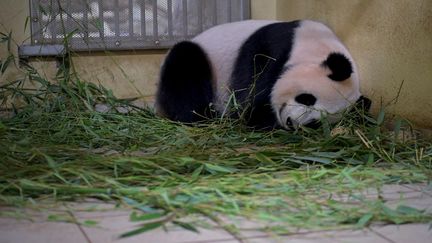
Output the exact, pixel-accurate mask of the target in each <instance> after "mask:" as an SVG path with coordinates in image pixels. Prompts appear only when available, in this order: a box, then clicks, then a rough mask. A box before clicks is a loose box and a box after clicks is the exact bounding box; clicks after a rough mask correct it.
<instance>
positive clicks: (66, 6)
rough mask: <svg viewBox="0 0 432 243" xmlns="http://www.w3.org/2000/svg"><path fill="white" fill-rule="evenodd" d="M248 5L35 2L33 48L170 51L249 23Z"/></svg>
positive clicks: (163, 0) (215, 1) (240, 1)
mask: <svg viewBox="0 0 432 243" xmlns="http://www.w3.org/2000/svg"><path fill="white" fill-rule="evenodd" d="M249 12H250V10H249V1H248V0H31V20H32V24H31V27H32V45H45V44H63V43H65V42H64V39H65V38H66V39H67V40H68V43H69V44H70V47H71V48H72V49H73V50H76V51H84V50H122V49H149V48H151V49H154V48H167V47H169V46H171V45H173V44H174V43H176V42H178V41H180V40H184V39H189V38H191V37H193V36H195V35H197V34H199V33H200V32H202V31H203V30H205V29H208V28H210V27H212V26H214V25H217V24H222V23H227V22H233V21H239V20H244V19H247V18H249Z"/></svg>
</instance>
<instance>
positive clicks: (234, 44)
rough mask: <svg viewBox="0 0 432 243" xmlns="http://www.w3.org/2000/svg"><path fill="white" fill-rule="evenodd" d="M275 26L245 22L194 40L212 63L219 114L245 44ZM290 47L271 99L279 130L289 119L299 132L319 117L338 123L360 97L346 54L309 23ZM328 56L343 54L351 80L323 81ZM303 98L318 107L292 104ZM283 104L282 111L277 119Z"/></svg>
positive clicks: (337, 42)
mask: <svg viewBox="0 0 432 243" xmlns="http://www.w3.org/2000/svg"><path fill="white" fill-rule="evenodd" d="M276 22H277V21H265V20H248V21H241V22H235V23H229V24H223V25H219V26H216V27H213V28H211V29H209V30H207V31H205V32H203V33H202V34H200V35H198V36H197V37H195V38H194V39H192V41H193V42H195V43H197V44H199V45H200V46H201V47H202V48H203V49H204V51H205V52H206V53H207V55H208V57H209V59H210V60H211V63H212V70H213V74H214V77H213V78H214V80H215V83H214V85H215V87H214V88H215V90H216V104H215V106H216V109H217V110H219V111H223V110H224V109H225V106H226V102H227V99H228V96H229V94H230V90H229V89H228V88H229V87H228V85H229V79H230V77H231V74H232V71H233V67H234V62H235V60H236V58H237V55H238V52H239V50H240V48H241V46H242V45H243V43H244V42H245V40H246V39H247V38H248V37H249V36H251V35H252V34H253V33H254V32H255V31H256V30H258V29H259V28H261V27H264V26H266V25H269V24H272V23H276ZM293 43H294V44H293V47H292V50H291V55H290V58H289V60H288V62H287V63H286V65H285V66H286V67H288V69H287V71H286V72H285V73H283V74H282V75H281V77H280V78H279V79H278V80H277V82H276V84H275V86H274V87H273V91H272V95H271V96H272V97H271V103H272V107H273V109H274V112H275V114H276V116H277V119H278V121H279V123H280V125H282V126H285V127H286V120H287V119H288V118H290V119H291V120H292V122H293V124H294V126H299V125H301V124H306V123H308V122H310V121H312V120H313V119H320V117H321V115H322V114H323V113H325V114H328V115H329V118H330V120H336V119H339V118H340V117H339V114H338V112H340V111H341V110H343V109H345V108H346V107H348V106H349V105H350V104H352V103H354V102H355V101H356V100H357V99H358V98H359V97H360V92H359V78H358V75H357V67H356V65H355V62H354V60H353V59H352V57H351V55H350V54H349V52H348V50H347V48H346V47H345V46H344V45H343V44H342V43H341V42H340V40H339V39H338V38H337V37H336V35H335V34H334V33H333V32H332V31H331V30H330V29H329V28H328V27H327V26H325V25H324V24H322V23H319V22H314V21H310V20H303V21H301V22H300V25H299V27H297V28H296V31H295V37H294V40H293ZM332 52H338V53H342V54H344V55H345V56H346V57H347V58H348V59H349V60H350V61H351V64H352V66H353V67H352V68H353V74H352V75H351V77H350V78H349V79H348V80H345V81H342V82H335V81H333V80H330V79H329V78H328V77H327V75H329V74H330V70H328V69H326V68H324V67H322V65H321V64H322V62H323V61H324V60H326V59H327V56H328V55H329V54H330V53H332ZM301 93H310V94H313V95H314V96H315V97H316V98H317V102H316V104H315V105H314V106H313V107H307V106H304V105H301V104H298V103H297V102H295V97H296V96H297V95H299V94H301ZM284 103H286V107H285V108H284V109H283V112H282V113H281V114H279V110H280V109H281V107H282V106H283V104H284Z"/></svg>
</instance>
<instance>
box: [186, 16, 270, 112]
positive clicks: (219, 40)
mask: <svg viewBox="0 0 432 243" xmlns="http://www.w3.org/2000/svg"><path fill="white" fill-rule="evenodd" d="M275 22H277V21H272V20H247V21H240V22H234V23H228V24H223V25H218V26H215V27H213V28H211V29H209V30H207V31H205V32H203V33H201V34H200V35H198V36H196V37H195V38H193V39H192V42H194V43H196V44H198V45H199V46H200V47H201V48H202V49H203V50H204V51H205V52H206V54H207V56H208V59H209V61H210V63H211V66H212V72H213V80H214V83H213V85H214V90H215V100H214V102H215V106H216V109H217V110H219V111H222V110H224V108H225V103H226V100H227V98H228V95H229V88H230V87H229V85H230V84H229V81H230V79H231V75H232V72H233V69H234V65H235V62H236V60H237V58H238V55H239V51H240V50H241V47H242V46H243V44H244V42H245V41H246V40H247V39H248V38H249V37H250V36H251V35H252V34H253V33H255V32H256V31H257V30H258V29H260V28H262V27H263V26H266V25H269V24H272V23H275Z"/></svg>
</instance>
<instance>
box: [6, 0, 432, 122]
mask: <svg viewBox="0 0 432 243" xmlns="http://www.w3.org/2000/svg"><path fill="white" fill-rule="evenodd" d="M28 11H29V9H28V1H27V0H1V1H0V31H2V32H9V31H10V30H13V35H14V38H15V39H14V40H15V42H16V43H17V44H20V43H23V42H28V39H27V38H28V36H29V35H30V33H29V28H27V29H26V30H24V23H25V19H26V17H27V15H28ZM252 17H253V18H255V19H279V20H294V19H304V18H307V19H315V20H320V21H322V22H324V23H326V24H328V25H329V26H331V28H332V29H333V30H335V32H336V33H337V34H338V36H339V37H340V38H341V39H342V40H343V42H344V43H345V44H346V45H347V46H348V48H349V49H350V51H351V52H352V54H353V56H354V58H355V59H356V61H357V63H358V66H359V69H360V70H359V71H360V76H361V79H362V90H363V92H364V93H365V94H367V95H368V96H370V97H372V98H373V100H374V102H375V103H374V104H375V105H374V111H376V110H377V109H378V107H379V106H380V104H381V103H382V104H383V105H386V104H388V103H389V102H390V101H392V100H393V99H394V98H395V97H396V95H397V93H398V89H399V86H400V84H401V82H402V81H404V86H403V87H402V91H401V93H400V96H399V97H398V99H397V103H396V104H393V105H391V106H390V107H389V108H390V109H389V111H390V112H391V113H394V114H397V115H400V116H403V117H405V118H408V119H410V120H411V121H413V122H414V123H416V124H418V125H420V126H424V127H430V128H432V108H431V107H432V97H431V94H432V80H431V79H432V1H430V0H393V1H388V0H350V1H341V0H265V1H264V0H252ZM4 53H5V50H4V48H3V49H2V48H0V56H2V57H3V56H4ZM164 54H165V51H136V52H120V53H119V52H116V53H111V54H105V53H100V54H96V55H87V54H86V55H84V54H80V55H79V56H75V57H74V63H75V66H76V69H77V71H78V72H79V73H80V74H81V77H82V79H84V80H88V81H93V82H100V83H102V84H103V85H106V86H107V87H109V88H111V89H113V90H114V92H115V94H116V95H118V96H120V97H136V96H140V97H148V96H152V95H153V94H154V92H155V88H156V80H157V76H158V72H159V66H160V64H161V62H162V60H163V57H164ZM32 63H33V64H34V65H36V66H37V67H38V68H39V69H40V70H41V72H42V73H43V74H44V75H46V76H47V77H48V78H50V77H53V76H54V73H55V62H53V61H33V62H32ZM17 75H19V71H17V70H15V71H14V70H10V71H9V72H8V74H7V75H4V76H2V77H0V78H1V79H0V83H1V82H5V81H7V80H13V79H14V78H15V77H16V76H17Z"/></svg>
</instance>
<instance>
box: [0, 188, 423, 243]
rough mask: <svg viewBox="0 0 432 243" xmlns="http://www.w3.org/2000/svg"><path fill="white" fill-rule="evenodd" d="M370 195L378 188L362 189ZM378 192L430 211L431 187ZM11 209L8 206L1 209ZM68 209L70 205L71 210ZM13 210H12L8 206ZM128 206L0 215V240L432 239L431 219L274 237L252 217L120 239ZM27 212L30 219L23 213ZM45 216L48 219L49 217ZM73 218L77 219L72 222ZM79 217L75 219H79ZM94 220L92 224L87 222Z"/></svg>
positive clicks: (129, 225) (409, 242) (309, 242)
mask: <svg viewBox="0 0 432 243" xmlns="http://www.w3.org/2000/svg"><path fill="white" fill-rule="evenodd" d="M366 194H367V195H366V196H369V197H374V196H376V195H377V191H376V190H370V191H368V192H366ZM381 196H382V197H383V198H384V199H386V200H388V205H389V206H392V205H397V204H398V203H400V202H401V200H402V201H403V202H404V204H405V205H409V206H411V207H416V208H418V209H425V210H427V211H429V212H432V188H430V186H429V187H428V186H426V185H418V184H417V185H389V186H385V187H384V188H383V189H382V192H381ZM0 209H1V210H2V211H3V212H5V211H8V212H11V209H10V208H5V207H3V208H0ZM71 209H72V210H71ZM12 211H13V209H12ZM129 214H130V211H128V210H125V209H118V208H116V207H115V205H112V204H102V203H99V202H85V203H79V204H77V203H71V204H68V205H67V206H60V207H57V208H54V209H53V208H49V209H46V210H38V211H34V210H27V213H26V214H22V216H23V219H17V218H16V216H17V214H15V217H7V215H4V214H3V215H4V216H3V217H0V243H9V242H11V243H12V242H13V243H26V242H32V243H42V242H43V243H51V242H61V243H69V242H71V243H72V242H73V243H75V242H84V243H86V242H95V243H96V242H120V243H121V242H132V243H133V242H167V243H173V242H184V243H187V242H189V243H192V242H193V243H198V242H202V243H210V242H223V243H234V242H251V243H264V242H296V243H318V242H320V243H326V242H329V243H333V242H359V243H360V242H366V243H373V242H376V243H381V242H383V243H386V242H387V243H388V242H390V243H393V242H395V243H432V229H430V225H429V224H406V225H382V226H378V225H376V226H372V227H370V228H367V229H363V230H337V231H315V232H311V231H305V230H299V231H295V232H296V233H292V234H290V235H283V236H275V235H269V234H267V233H265V232H260V231H256V230H254V228H255V227H256V224H255V223H254V222H251V221H243V222H241V228H242V231H241V232H240V234H239V235H240V237H241V239H239V237H237V238H235V237H234V236H233V235H231V234H229V233H227V232H226V231H224V230H222V229H220V228H218V227H214V228H212V229H211V230H210V229H203V228H200V233H199V234H197V233H194V232H191V231H187V230H183V229H180V228H176V227H169V228H168V229H167V230H164V229H157V230H154V231H150V232H148V233H143V234H140V235H137V236H134V237H130V238H125V239H119V238H118V236H119V235H120V234H121V233H124V232H126V231H129V230H131V229H133V228H134V226H135V225H136V223H133V222H130V221H129ZM27 216H30V219H29V218H28V217H27ZM47 219H48V220H47ZM74 222H75V223H74ZM77 222H79V223H77ZM93 222H97V224H96V225H94V226H84V225H90V224H92V223H93Z"/></svg>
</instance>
